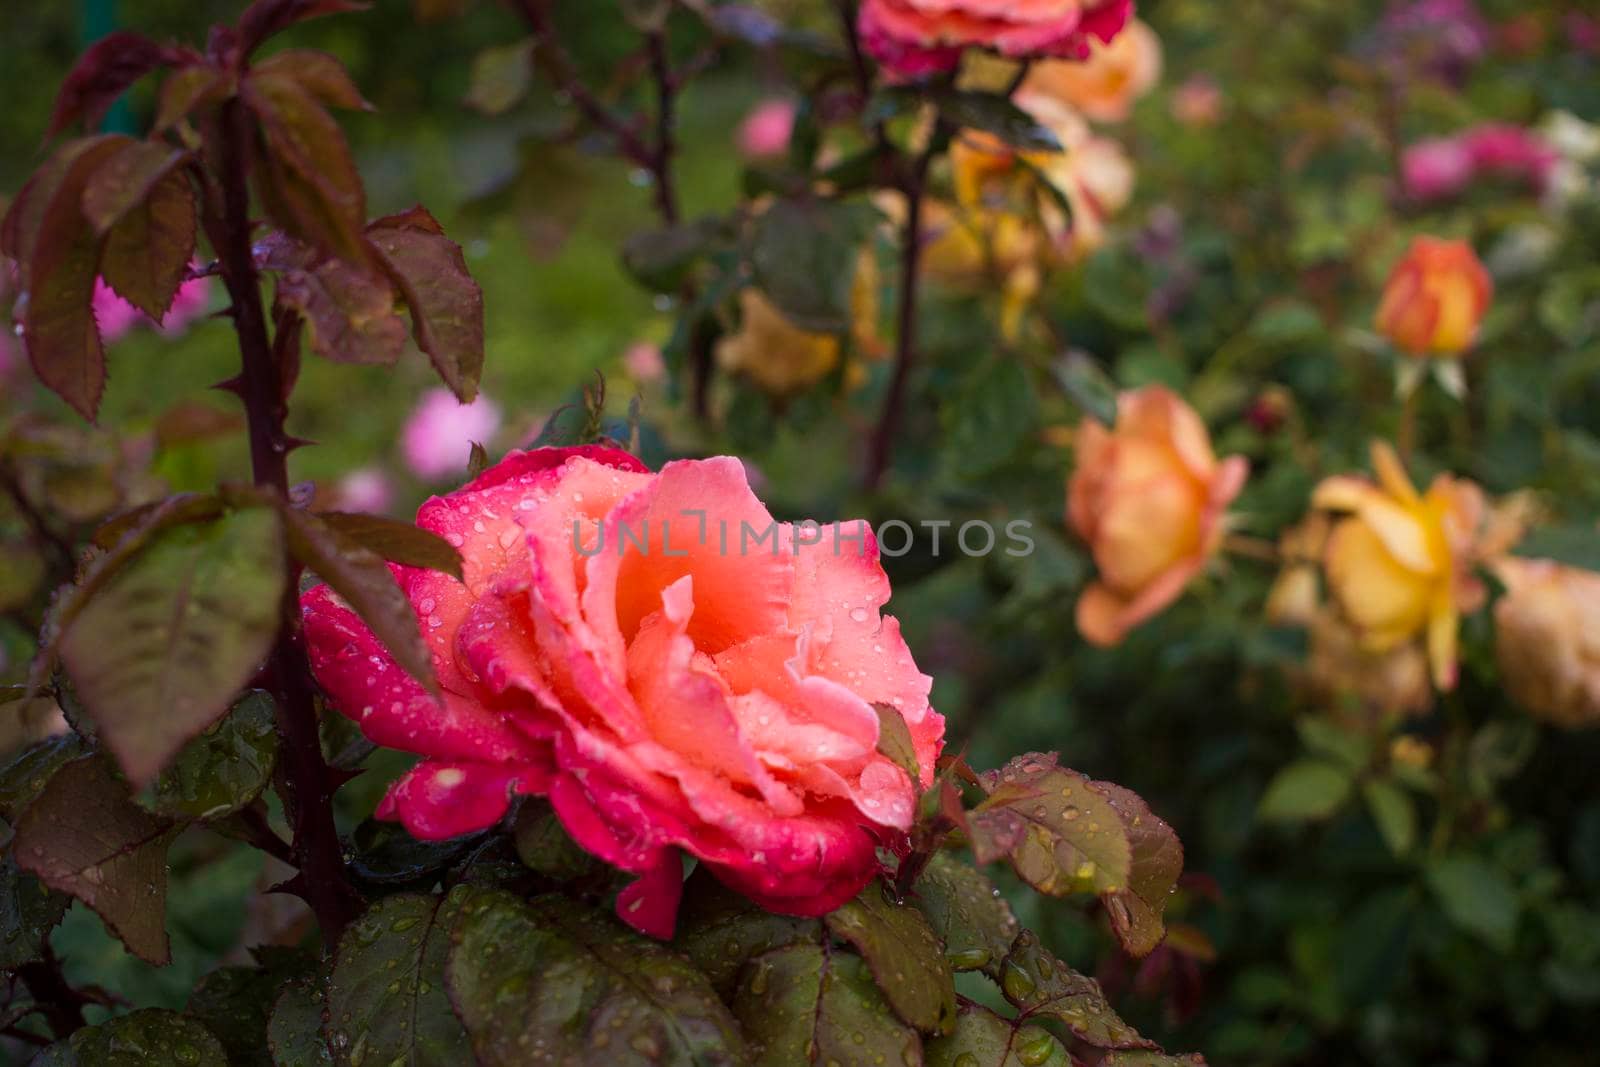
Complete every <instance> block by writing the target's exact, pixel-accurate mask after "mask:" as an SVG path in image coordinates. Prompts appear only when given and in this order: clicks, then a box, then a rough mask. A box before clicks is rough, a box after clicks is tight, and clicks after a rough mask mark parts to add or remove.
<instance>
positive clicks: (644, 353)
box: [622, 341, 667, 385]
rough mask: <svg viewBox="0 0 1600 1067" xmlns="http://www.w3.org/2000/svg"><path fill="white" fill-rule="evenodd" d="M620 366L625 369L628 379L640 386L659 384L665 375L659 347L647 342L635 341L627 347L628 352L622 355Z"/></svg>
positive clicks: (665, 367) (665, 366)
mask: <svg viewBox="0 0 1600 1067" xmlns="http://www.w3.org/2000/svg"><path fill="white" fill-rule="evenodd" d="M622 365H623V366H624V367H625V368H627V371H628V377H630V378H632V379H633V380H634V381H636V382H638V383H639V384H640V385H645V384H648V383H650V382H659V381H660V380H661V379H662V378H664V377H665V376H666V373H667V365H666V362H665V361H664V360H662V358H661V346H660V345H653V344H651V343H650V342H649V341H636V342H634V343H633V344H631V345H629V346H628V350H627V351H626V352H624V353H622Z"/></svg>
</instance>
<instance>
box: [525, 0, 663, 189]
mask: <svg viewBox="0 0 1600 1067" xmlns="http://www.w3.org/2000/svg"><path fill="white" fill-rule="evenodd" d="M515 3H516V7H517V10H518V12H520V13H521V15H522V19H523V21H524V22H526V23H527V24H528V30H529V31H530V32H531V33H532V34H533V51H534V58H535V59H536V60H538V62H539V66H540V67H541V68H543V70H544V72H545V75H546V76H547V77H548V78H549V79H550V82H551V84H552V85H554V86H555V87H556V89H557V90H558V91H560V92H562V93H565V94H566V95H567V96H569V97H571V99H572V103H573V105H574V106H575V107H577V109H578V110H579V111H580V112H582V114H583V116H584V118H586V119H588V120H589V121H590V122H591V123H593V124H594V125H595V126H598V127H599V128H600V129H602V130H605V131H606V132H607V133H609V134H611V135H612V136H613V137H615V138H616V139H617V142H618V144H620V145H621V146H622V154H623V155H625V156H627V157H628V159H630V160H632V161H633V162H634V163H635V164H637V165H638V166H641V167H650V166H651V165H652V163H653V162H654V153H653V152H652V151H651V150H650V146H649V145H647V144H645V143H644V140H643V139H642V138H641V137H640V136H639V134H638V131H637V130H635V129H634V127H633V125H632V124H631V123H629V122H626V121H624V120H623V118H622V117H621V116H620V115H618V114H617V113H616V112H614V111H612V110H611V109H610V108H609V107H607V106H606V105H605V104H604V103H602V102H601V100H600V98H599V97H597V96H595V95H594V93H593V92H591V91H590V89H589V87H588V86H587V85H585V84H584V82H583V79H582V78H580V77H579V76H578V68H577V66H576V65H575V64H574V63H573V62H572V57H571V56H570V55H568V54H567V50H566V49H565V48H562V47H561V41H560V40H559V39H558V38H557V37H556V33H555V26H554V24H553V23H552V22H551V20H550V4H549V0H515Z"/></svg>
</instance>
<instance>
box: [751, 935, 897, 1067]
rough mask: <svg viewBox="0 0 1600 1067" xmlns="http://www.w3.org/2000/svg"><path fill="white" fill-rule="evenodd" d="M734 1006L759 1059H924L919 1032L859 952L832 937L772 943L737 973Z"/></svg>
mask: <svg viewBox="0 0 1600 1067" xmlns="http://www.w3.org/2000/svg"><path fill="white" fill-rule="evenodd" d="M733 1012H734V1014H735V1015H736V1016H738V1018H739V1023H740V1025H741V1026H742V1027H743V1028H744V1032H745V1036H746V1037H747V1038H748V1039H749V1040H750V1042H751V1045H752V1046H753V1048H752V1051H753V1052H754V1053H755V1059H754V1064H755V1067H794V1065H796V1064H835V1063H836V1064H839V1065H840V1067H877V1065H880V1064H885V1063H889V1064H895V1065H897V1067H899V1065H904V1067H919V1065H920V1064H922V1062H923V1056H922V1040H921V1038H920V1037H918V1035H917V1032H916V1031H915V1030H913V1029H912V1028H911V1027H909V1026H906V1025H904V1024H903V1023H901V1022H900V1021H899V1019H897V1018H896V1017H895V1014H894V1012H893V1011H892V1010H890V1008H889V1005H888V1003H887V1002H886V1001H885V1000H884V998H883V994H882V992H881V991H880V990H879V989H878V986H877V983H875V982H874V981H873V980H872V973H871V972H870V971H869V970H868V969H867V965H866V962H865V961H864V960H862V959H861V957H860V956H856V955H853V954H852V953H849V952H845V951H842V950H839V949H833V948H830V947H828V946H827V945H825V944H823V945H819V944H814V943H813V944H799V945H788V946H786V947H784V948H778V949H773V950H772V951H770V952H766V953H763V954H762V955H760V956H757V957H756V958H755V959H753V960H751V961H750V963H749V964H748V965H747V966H746V967H745V969H744V971H743V973H742V974H741V975H740V979H739V988H738V991H737V992H736V993H735V994H734V998H733Z"/></svg>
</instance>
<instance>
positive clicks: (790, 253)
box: [750, 200, 872, 334]
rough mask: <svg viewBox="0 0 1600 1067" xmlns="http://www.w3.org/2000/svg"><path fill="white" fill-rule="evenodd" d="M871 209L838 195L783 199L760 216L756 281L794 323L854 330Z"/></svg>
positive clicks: (818, 329)
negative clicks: (833, 197) (858, 276)
mask: <svg viewBox="0 0 1600 1067" xmlns="http://www.w3.org/2000/svg"><path fill="white" fill-rule="evenodd" d="M871 219H872V211H871V209H870V208H865V207H863V206H861V205H859V204H847V203H842V202H840V201H836V200H780V201H778V202H777V203H775V204H773V205H772V206H771V207H770V208H768V209H767V211H766V212H765V213H764V214H763V215H762V216H761V217H760V218H759V219H757V220H756V224H755V231H754V234H753V235H752V238H751V242H752V243H751V247H750V268H751V271H752V275H753V279H754V281H755V284H756V287H757V288H759V289H760V290H761V291H762V292H764V293H765V294H766V295H767V297H768V298H769V299H770V300H771V301H772V303H773V304H774V305H775V306H776V307H777V308H778V310H779V311H781V312H783V315H784V317H785V318H787V319H788V320H789V321H790V322H792V323H793V324H794V325H795V326H797V327H798V328H800V329H802V330H806V331H809V332H811V333H833V334H843V333H847V332H848V331H849V330H850V326H851V322H852V319H853V315H852V300H851V297H852V293H853V291H854V288H855V278H856V263H857V260H858V257H859V255H860V252H861V244H862V242H863V241H864V240H866V237H867V232H868V227H869V225H870V223H871Z"/></svg>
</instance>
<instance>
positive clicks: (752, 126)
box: [738, 99, 795, 159]
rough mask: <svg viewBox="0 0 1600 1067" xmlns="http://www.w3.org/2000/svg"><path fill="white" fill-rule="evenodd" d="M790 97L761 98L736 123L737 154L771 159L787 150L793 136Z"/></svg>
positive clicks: (792, 113)
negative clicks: (737, 133)
mask: <svg viewBox="0 0 1600 1067" xmlns="http://www.w3.org/2000/svg"><path fill="white" fill-rule="evenodd" d="M794 116H795V106H794V101H792V100H783V99H772V100H764V101H762V102H761V103H759V104H757V105H756V106H755V108H753V109H752V110H751V112H750V114H748V115H746V116H745V118H744V121H743V122H741V123H740V124H739V137H738V141H739V154H740V155H742V156H744V157H745V158H746V159H770V158H772V157H773V156H781V155H783V154H784V153H785V152H787V151H788V150H789V139H790V138H791V137H793V136H794Z"/></svg>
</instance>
